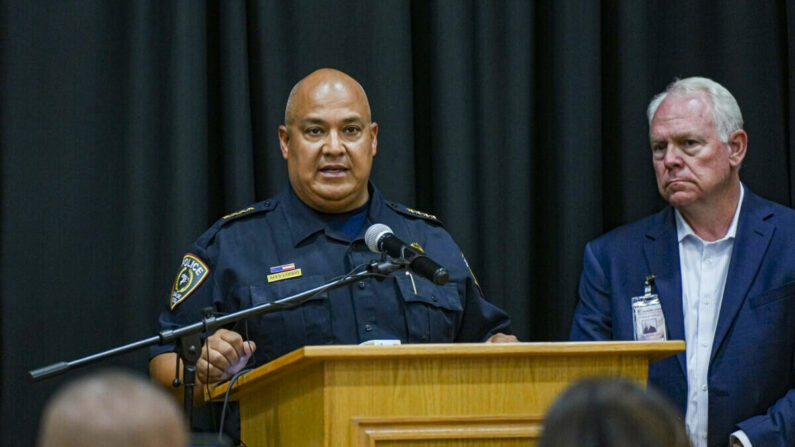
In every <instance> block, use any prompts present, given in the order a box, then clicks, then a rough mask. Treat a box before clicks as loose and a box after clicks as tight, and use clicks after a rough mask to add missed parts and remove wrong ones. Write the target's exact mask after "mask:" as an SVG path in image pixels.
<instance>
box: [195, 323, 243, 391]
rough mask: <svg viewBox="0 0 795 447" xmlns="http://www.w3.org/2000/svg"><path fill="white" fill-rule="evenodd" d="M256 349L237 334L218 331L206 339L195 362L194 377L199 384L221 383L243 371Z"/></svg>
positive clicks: (225, 330)
mask: <svg viewBox="0 0 795 447" xmlns="http://www.w3.org/2000/svg"><path fill="white" fill-rule="evenodd" d="M256 349H257V345H255V344H254V342H253V341H244V340H243V337H241V336H240V334H238V333H237V332H234V331H230V330H228V329H218V330H217V331H216V332H215V333H214V334H213V335H211V336H210V337H208V338H207V340H205V342H204V346H202V353H201V357H200V358H199V360H198V361H197V362H196V377H197V378H198V379H199V381H200V382H201V383H215V382H221V381H224V380H227V379H229V378H230V377H232V376H233V375H234V374H235V373H236V372H238V371H240V370H241V369H243V367H244V366H246V363H248V360H249V359H250V358H251V355H252V354H254V351H255V350H256Z"/></svg>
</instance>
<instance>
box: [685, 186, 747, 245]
mask: <svg viewBox="0 0 795 447" xmlns="http://www.w3.org/2000/svg"><path fill="white" fill-rule="evenodd" d="M744 196H745V188H744V187H743V184H742V183H740V199H739V200H738V202H737V209H736V210H734V217H733V218H732V223H731V225H729V231H727V232H726V235H725V236H723V237H722V238H721V239H719V240H717V241H715V242H720V241H725V240H729V239H734V237H735V236H736V235H737V222H738V221H739V220H740V208H742V206H743V197H744ZM674 215H675V216H676V235H677V238H678V239H679V243H681V242H682V241H683V240H684V239H685V238H686V237H688V236H692V237H694V238H696V239H698V240H700V241H701V242H704V240H703V239H701V238H700V237H698V235H697V234H696V233H695V232H694V231H693V229H692V228H690V225H689V224H688V223H687V222H686V221H685V218H684V217H682V214H681V213H680V212H679V210H677V209H674Z"/></svg>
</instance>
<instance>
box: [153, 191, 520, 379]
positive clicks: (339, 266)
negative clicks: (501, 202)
mask: <svg viewBox="0 0 795 447" xmlns="http://www.w3.org/2000/svg"><path fill="white" fill-rule="evenodd" d="M370 197H371V199H370V200H369V202H368V205H366V210H367V212H366V215H365V214H364V213H360V214H359V216H360V218H361V217H364V219H362V220H361V221H360V222H361V224H362V225H361V228H359V229H358V231H357V233H356V235H355V237H354V238H353V240H351V237H350V236H348V235H346V234H345V233H344V232H343V231H346V230H347V231H348V233H350V234H352V233H353V232H352V231H351V230H350V220H351V219H347V218H346V220H345V222H344V223H348V225H347V227H346V225H344V223H343V225H340V222H339V221H336V222H335V221H334V218H333V217H332V216H329V215H324V214H321V213H318V212H317V211H314V210H312V209H311V208H309V207H308V206H307V205H305V204H304V203H303V202H302V201H301V200H300V199H299V198H298V197H297V196H296V195H295V193H294V192H293V191H292V189H291V188H289V187H288V188H287V189H286V190H285V191H284V192H282V193H281V194H280V195H278V196H276V197H275V198H273V199H270V200H265V201H263V202H259V203H257V204H255V205H252V206H251V207H249V208H246V209H244V210H241V211H238V212H236V213H233V214H230V215H228V216H225V217H223V218H222V219H220V220H219V221H218V222H216V223H215V224H214V225H213V226H212V227H211V228H210V229H209V230H207V231H206V232H205V233H204V234H203V235H202V236H201V237H199V239H198V240H197V241H196V242H195V243H194V244H193V245H192V247H191V248H190V252H189V253H188V254H186V255H185V257H184V258H183V261H182V264H181V266H180V270H179V272H178V275H177V278H176V280H175V282H174V286H173V287H172V292H171V300H170V303H169V304H168V305H167V306H166V307H165V309H164V310H163V311H162V313H161V315H160V325H161V328H162V329H173V328H177V327H179V326H183V325H185V324H189V323H194V322H196V321H198V320H199V319H200V318H201V316H202V314H203V309H204V308H207V307H212V308H213V309H214V310H215V311H216V312H219V313H229V312H234V311H237V310H240V309H243V308H247V307H250V306H255V305H259V304H262V303H265V302H272V301H275V300H278V299H281V298H284V297H287V296H290V295H294V294H296V293H299V292H303V291H305V290H308V289H311V288H314V287H316V286H318V285H321V284H323V283H325V282H327V281H330V280H332V279H334V278H337V277H339V276H341V275H345V274H346V273H349V272H350V271H351V270H353V269H354V268H355V267H357V266H360V265H362V264H366V263H368V262H369V261H371V260H373V259H378V258H379V255H378V254H376V253H373V252H371V251H370V250H369V249H368V248H367V246H366V245H365V242H364V233H365V231H366V229H367V228H368V227H369V226H370V225H371V224H374V223H383V224H386V225H388V226H389V227H390V228H391V229H392V231H393V232H394V233H395V235H396V236H397V237H398V238H400V239H402V240H403V241H405V242H407V243H415V244H417V245H416V246H419V247H420V248H421V249H422V250H424V252H425V254H427V255H428V256H429V257H431V258H432V259H434V260H435V261H436V262H438V263H439V264H441V265H442V266H444V267H446V268H447V270H448V271H449V272H450V281H449V282H448V283H447V284H445V285H441V286H440V285H436V284H433V283H432V282H431V281H429V280H427V279H425V278H422V277H420V276H418V275H416V274H412V273H408V272H404V271H399V272H396V273H393V274H391V275H390V277H388V278H386V279H385V280H383V281H377V280H375V279H370V278H368V279H364V280H361V281H359V282H356V283H354V284H351V285H347V286H344V287H341V288H339V289H336V290H332V291H329V292H325V293H323V294H321V295H318V296H315V297H313V298H311V299H310V300H308V301H306V302H305V303H303V304H301V305H299V306H297V307H294V308H289V309H283V310H279V311H276V312H272V313H268V314H264V315H259V316H254V317H250V318H249V319H248V321H247V323H246V325H245V326H244V325H243V324H242V323H239V324H238V325H237V326H236V327H235V328H234V330H236V331H238V332H240V333H241V334H243V337H244V339H245V338H246V333H247V334H248V338H250V339H251V340H253V341H254V342H256V345H257V349H256V352H255V353H254V358H253V362H252V363H253V366H258V365H261V364H263V363H266V362H268V361H270V360H273V359H275V358H277V357H279V356H281V355H283V354H286V353H288V352H290V351H293V350H295V349H297V348H300V347H303V346H306V345H327V344H358V343H362V342H364V341H367V340H371V339H399V340H400V341H401V342H402V343H425V342H432V343H447V342H480V341H485V340H486V339H488V338H489V337H490V336H491V335H493V334H495V333H497V332H506V333H508V332H510V320H509V318H508V316H507V315H506V314H505V313H504V312H503V311H502V310H500V309H499V308H497V307H496V306H494V305H492V304H491V303H489V302H488V301H486V299H485V298H484V296H483V295H482V293H481V290H480V287H479V286H478V285H477V283H476V281H475V279H474V278H473V276H472V274H471V271H470V270H469V267H468V265H467V263H466V260H465V259H464V257H463V254H462V253H461V250H460V249H459V248H458V246H457V245H456V244H455V242H453V239H452V238H451V237H450V235H449V234H448V233H447V231H445V230H444V228H443V227H442V225H441V223H440V222H439V221H437V220H436V218H435V217H433V216H431V215H428V214H425V213H421V212H419V211H415V210H412V209H410V208H406V207H405V206H403V205H400V204H396V203H393V202H389V201H386V200H384V198H383V196H382V195H381V194H380V193H379V192H378V190H377V189H376V188H375V187H374V186H373V185H372V184H370ZM352 215H354V217H355V215H356V213H355V212H354V213H353V214H352ZM356 226H359V225H358V224H356ZM335 228H336V229H335ZM354 231H356V229H355V228H354ZM170 351H173V346H156V347H154V348H153V349H152V351H151V356H152V357H154V356H155V355H158V354H161V353H164V352H170Z"/></svg>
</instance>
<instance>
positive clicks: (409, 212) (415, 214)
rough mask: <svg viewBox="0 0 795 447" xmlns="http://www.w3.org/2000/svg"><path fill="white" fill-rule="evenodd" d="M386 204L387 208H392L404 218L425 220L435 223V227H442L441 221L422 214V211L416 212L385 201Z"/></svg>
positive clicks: (430, 215) (432, 216) (431, 215)
mask: <svg viewBox="0 0 795 447" xmlns="http://www.w3.org/2000/svg"><path fill="white" fill-rule="evenodd" d="M386 204H387V206H388V207H390V208H392V209H393V210H395V211H397V212H398V213H400V214H403V215H404V216H410V217H419V218H420V219H425V220H427V221H429V222H433V223H435V224H437V225H441V226H444V224H443V223H442V221H441V220H439V219H438V218H437V217H436V216H434V215H433V214H428V213H424V212H422V211H417V210H415V209H413V208H409V207H407V206H405V205H402V204H400V203H395V202H389V201H387V202H386Z"/></svg>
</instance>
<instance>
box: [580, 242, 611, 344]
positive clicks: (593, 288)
mask: <svg viewBox="0 0 795 447" xmlns="http://www.w3.org/2000/svg"><path fill="white" fill-rule="evenodd" d="M579 295H580V297H579V298H580V299H579V303H577V308H576V309H575V310H574V319H573V322H572V327H571V333H570V334H569V339H571V340H572V341H594V340H610V339H612V335H613V330H612V327H613V324H612V313H611V303H610V285H609V282H608V279H607V275H606V274H605V270H604V268H603V266H602V264H601V263H600V261H599V259H598V258H597V256H596V254H595V253H594V243H593V242H590V243H588V244H587V245H586V246H585V256H584V259H583V270H582V275H581V276H580V288H579Z"/></svg>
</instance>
